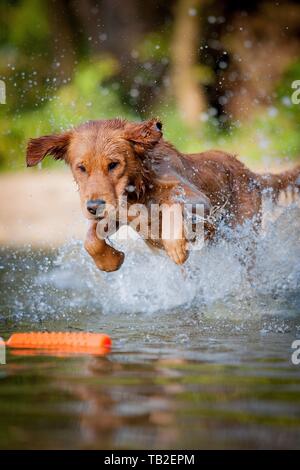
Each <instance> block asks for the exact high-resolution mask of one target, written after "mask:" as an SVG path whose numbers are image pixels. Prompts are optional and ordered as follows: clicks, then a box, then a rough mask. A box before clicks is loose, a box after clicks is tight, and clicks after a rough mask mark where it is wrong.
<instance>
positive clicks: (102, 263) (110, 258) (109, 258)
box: [93, 245, 125, 273]
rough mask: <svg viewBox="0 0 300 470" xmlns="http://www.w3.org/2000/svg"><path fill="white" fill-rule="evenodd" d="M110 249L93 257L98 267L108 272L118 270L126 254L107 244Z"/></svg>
mask: <svg viewBox="0 0 300 470" xmlns="http://www.w3.org/2000/svg"><path fill="white" fill-rule="evenodd" d="M107 246H108V247H109V248H110V250H105V251H106V253H101V254H100V255H96V256H94V257H93V259H94V262H95V264H96V266H97V268H98V269H100V270H101V271H106V272H108V273H110V272H113V271H117V270H118V269H119V268H120V267H121V266H122V264H123V262H124V258H125V255H124V253H123V252H122V251H117V250H115V249H114V248H113V247H111V246H109V245H107Z"/></svg>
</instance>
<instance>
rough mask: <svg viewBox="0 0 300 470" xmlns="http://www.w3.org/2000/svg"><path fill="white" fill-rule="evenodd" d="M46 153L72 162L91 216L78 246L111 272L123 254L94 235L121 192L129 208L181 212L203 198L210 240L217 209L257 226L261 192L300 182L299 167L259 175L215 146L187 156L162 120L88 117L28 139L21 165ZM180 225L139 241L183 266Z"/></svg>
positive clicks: (233, 220)
mask: <svg viewBox="0 0 300 470" xmlns="http://www.w3.org/2000/svg"><path fill="white" fill-rule="evenodd" d="M46 155H51V156H52V157H54V158H55V159H60V160H65V162H66V163H67V164H68V165H70V167H71V170H72V173H73V175H74V178H75V181H76V182H77V184H78V187H79V194H80V199H81V205H82V210H83V213H84V215H85V216H86V217H87V218H88V219H90V221H91V225H90V229H89V231H88V234H87V238H86V241H85V248H86V250H87V251H88V253H89V254H90V255H91V256H92V258H93V259H94V261H95V263H96V265H97V266H98V268H99V269H101V270H103V271H115V270H117V269H118V268H119V267H120V266H121V264H122V262H123V259H124V254H123V253H122V252H120V251H118V250H116V249H114V248H113V247H112V246H111V245H110V244H109V243H108V241H107V239H105V238H101V237H100V238H99V236H97V224H98V222H99V220H101V219H103V217H105V216H106V215H107V212H109V210H111V209H109V208H115V209H117V207H118V205H119V202H120V200H121V198H123V197H124V195H126V201H127V202H126V203H127V205H128V207H130V206H131V205H133V204H136V203H138V204H143V205H144V206H145V207H146V208H148V209H149V211H150V206H151V205H152V204H154V203H155V204H160V205H163V207H164V208H165V209H164V210H168V207H171V206H172V205H174V204H175V205H177V206H178V205H179V206H180V207H181V208H182V210H183V205H184V204H185V203H190V204H197V203H198V204H202V205H203V207H204V231H205V238H206V239H210V240H211V239H213V238H214V237H215V234H216V231H217V229H218V224H219V221H220V218H213V217H210V214H211V213H212V212H214V211H215V210H216V209H217V210H218V209H222V220H225V222H226V223H227V224H228V226H230V227H231V228H232V229H234V228H235V227H236V226H238V225H242V224H243V223H244V222H245V221H247V220H248V221H252V222H253V224H254V226H255V228H256V229H257V228H259V226H260V222H261V207H262V194H263V192H264V191H268V190H271V191H272V196H273V197H274V199H276V198H277V197H278V195H279V193H280V191H282V190H286V189H287V188H289V187H291V188H292V189H294V190H299V188H300V166H298V167H296V168H294V169H293V170H290V171H286V172H284V173H282V174H278V175H271V174H267V175H258V174H255V173H253V172H252V171H251V170H249V169H248V168H247V167H246V166H245V165H244V164H243V163H242V162H240V161H239V160H238V159H237V158H236V157H235V156H233V155H231V154H229V153H226V152H223V151H220V150H209V151H206V152H202V153H197V154H189V155H187V154H184V153H182V152H180V151H178V150H177V149H176V148H175V147H174V146H173V145H172V144H170V143H169V142H167V141H165V140H164V139H163V135H162V124H161V122H159V121H158V120H155V119H151V120H149V121H146V122H142V123H136V122H128V121H126V120H121V119H112V120H99V121H90V122H87V123H85V124H83V125H81V126H79V127H77V128H75V129H72V130H70V131H67V132H64V133H62V134H55V135H47V136H43V137H38V138H35V139H31V140H30V141H29V143H28V147H27V157H26V160H27V166H34V165H36V164H37V163H39V162H40V161H42V160H43V158H44V157H45V156H46ZM149 213H150V212H149ZM162 216H164V214H162ZM182 227H183V225H182V226H181V228H180V233H179V234H178V233H177V235H176V237H175V236H174V237H167V238H164V237H163V236H162V234H161V232H160V235H159V237H158V239H157V238H155V239H154V238H153V237H151V234H150V236H149V238H148V239H147V240H146V241H147V242H148V243H149V244H150V245H152V246H155V247H157V248H162V249H164V250H165V251H166V253H167V254H168V256H169V257H170V258H171V259H172V260H173V261H174V262H175V263H177V264H182V263H184V262H185V261H186V259H187V257H188V244H187V240H186V236H185V233H184V229H183V228H182ZM117 228H118V225H116V229H117Z"/></svg>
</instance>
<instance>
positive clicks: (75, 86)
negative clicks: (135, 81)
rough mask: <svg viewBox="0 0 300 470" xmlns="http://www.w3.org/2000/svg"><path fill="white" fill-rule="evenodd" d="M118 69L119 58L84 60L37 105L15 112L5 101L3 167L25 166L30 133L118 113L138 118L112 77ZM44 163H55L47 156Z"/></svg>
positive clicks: (0, 125) (0, 146) (0, 145)
mask: <svg viewBox="0 0 300 470" xmlns="http://www.w3.org/2000/svg"><path fill="white" fill-rule="evenodd" d="M117 70H118V67H117V63H116V61H114V60H113V59H111V58H109V57H106V58H102V59H101V60H100V59H98V60H95V61H94V62H92V63H88V62H86V63H81V64H80V65H79V66H78V68H77V69H76V71H75V73H74V77H73V80H72V81H71V82H70V83H68V84H66V85H64V86H62V87H60V88H59V89H58V91H57V93H55V94H54V95H53V96H52V97H50V99H49V100H48V101H47V102H46V103H45V104H44V105H42V106H39V107H38V108H37V109H35V110H29V111H26V112H21V113H15V112H14V110H10V108H9V104H8V105H2V106H1V107H0V113H1V114H0V134H1V136H2V138H1V140H0V165H1V168H2V169H3V168H8V169H19V168H22V167H24V165H25V162H24V153H25V146H26V142H27V140H28V139H29V138H30V137H36V136H39V135H43V134H48V133H53V132H59V131H61V130H63V129H67V128H69V127H72V126H74V125H77V124H79V123H81V122H84V121H87V120H91V119H101V118H113V117H116V116H122V117H127V118H128V119H134V118H136V117H135V116H134V115H133V113H130V112H129V111H128V109H127V108H126V107H125V106H124V105H122V103H121V100H120V97H119V94H118V83H117V82H116V81H114V80H113V77H114V75H115V73H116V72H117ZM48 162H49V163H48ZM45 164H46V165H48V164H50V165H51V164H54V163H51V160H50V159H48V160H47V162H46V163H45Z"/></svg>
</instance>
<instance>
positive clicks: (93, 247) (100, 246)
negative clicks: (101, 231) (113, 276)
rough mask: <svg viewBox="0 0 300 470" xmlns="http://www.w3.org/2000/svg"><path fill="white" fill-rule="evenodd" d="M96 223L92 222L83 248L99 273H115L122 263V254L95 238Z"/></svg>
mask: <svg viewBox="0 0 300 470" xmlns="http://www.w3.org/2000/svg"><path fill="white" fill-rule="evenodd" d="M96 229H97V222H92V224H91V226H90V228H89V230H88V232H87V236H86V239H85V243H84V247H85V249H86V251H87V252H88V254H89V255H90V256H91V257H92V258H93V260H94V262H95V264H96V266H97V268H99V269H101V271H107V272H111V271H117V270H118V269H119V268H120V266H121V265H122V263H123V261H124V253H122V252H121V251H118V250H115V249H114V248H113V247H112V246H110V245H108V244H107V243H106V242H105V240H103V239H101V238H99V237H98V236H97V231H96Z"/></svg>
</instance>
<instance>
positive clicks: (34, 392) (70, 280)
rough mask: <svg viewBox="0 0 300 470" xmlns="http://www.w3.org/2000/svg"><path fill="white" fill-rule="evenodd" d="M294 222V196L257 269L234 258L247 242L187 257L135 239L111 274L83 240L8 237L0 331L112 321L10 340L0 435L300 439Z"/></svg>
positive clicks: (266, 239) (299, 280) (79, 443)
mask: <svg viewBox="0 0 300 470" xmlns="http://www.w3.org/2000/svg"><path fill="white" fill-rule="evenodd" d="M299 227H300V217H299V209H298V208H297V207H290V208H289V209H288V210H285V211H283V213H282V214H281V215H280V217H279V219H276V220H275V222H272V223H271V224H270V226H269V227H268V228H267V230H266V231H265V233H264V235H263V236H262V237H261V239H260V240H259V242H258V247H257V259H256V265H255V267H254V271H253V272H252V279H251V281H249V279H248V277H247V275H246V273H245V268H244V266H243V264H242V263H240V261H239V259H240V256H236V250H239V253H238V254H240V255H241V253H242V252H243V243H241V245H240V246H238V244H236V243H235V244H233V246H230V245H227V244H225V243H224V244H222V243H220V244H219V245H218V246H215V247H210V248H207V249H205V250H203V251H202V252H201V253H194V254H193V255H192V256H191V259H190V260H189V261H188V264H187V265H186V266H185V267H184V268H183V269H181V268H179V267H177V266H174V265H173V264H172V263H171V262H170V261H169V260H168V259H167V258H166V257H165V256H164V255H161V256H158V257H155V256H153V255H152V254H151V253H148V252H147V251H145V250H144V248H143V247H142V245H140V244H139V243H136V242H135V247H134V249H133V247H132V246H127V257H126V261H125V264H124V266H123V267H122V269H121V270H120V271H118V272H117V273H113V274H103V273H100V272H98V271H97V270H96V269H95V268H94V266H93V264H92V263H91V261H90V259H89V258H88V256H87V255H86V254H85V253H84V252H83V249H82V244H81V243H80V242H74V243H72V244H68V245H67V246H65V247H63V248H62V249H61V250H59V252H56V251H49V252H42V251H34V250H31V249H29V248H28V249H24V250H18V251H16V250H8V249H2V250H1V261H0V276H1V281H0V282H1V305H0V335H1V336H3V337H4V338H5V339H6V338H8V337H9V335H10V333H12V332H14V331H42V330H51V331H52V330H56V331H59V330H68V331H87V330H88V331H104V332H107V333H109V334H110V335H111V337H112V339H113V349H112V351H111V353H110V354H109V355H107V356H102V357H93V356H68V357H64V356H57V355H56V356H54V355H49V354H38V355H32V354H31V355H25V354H24V355H23V354H16V353H13V351H9V352H8V353H7V364H6V365H1V366H0V447H1V448H10V449H14V448H34V449H45V448H62V449H66V448H72V449H101V448H106V449H137V448H147V449H153V448H158V449H159V448H186V449H201V448H226V449H227V448H299V447H300V366H296V365H293V364H292V362H291V354H292V349H291V344H292V342H293V341H294V340H295V339H296V338H300V315H299V314H300V289H299V286H300V263H299V260H300V243H299ZM243 235H244V238H246V239H248V238H249V237H248V234H246V233H244V234H243ZM246 235H247V236H246ZM129 245H130V243H129Z"/></svg>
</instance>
